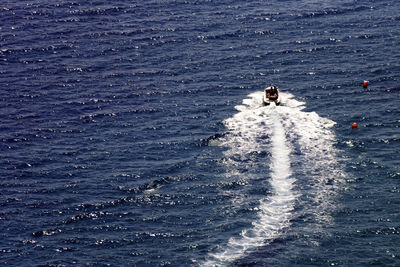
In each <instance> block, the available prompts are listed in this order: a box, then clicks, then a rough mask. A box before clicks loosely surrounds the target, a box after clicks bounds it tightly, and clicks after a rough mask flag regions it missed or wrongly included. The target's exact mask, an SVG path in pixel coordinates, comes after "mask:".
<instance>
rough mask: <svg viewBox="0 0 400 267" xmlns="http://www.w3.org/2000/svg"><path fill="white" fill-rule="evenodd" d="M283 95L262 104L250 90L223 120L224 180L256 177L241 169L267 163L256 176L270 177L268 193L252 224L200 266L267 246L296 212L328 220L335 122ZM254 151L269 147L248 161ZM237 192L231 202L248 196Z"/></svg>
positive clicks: (221, 262)
mask: <svg viewBox="0 0 400 267" xmlns="http://www.w3.org/2000/svg"><path fill="white" fill-rule="evenodd" d="M281 95H282V99H283V100H282V106H275V105H271V106H263V105H262V92H257V93H253V94H250V95H249V96H248V98H246V99H244V100H243V104H242V105H239V106H236V109H237V110H238V111H239V112H238V113H237V114H235V115H234V116H233V117H232V118H229V119H227V120H225V121H224V124H225V126H226V127H227V128H228V131H227V133H226V134H225V135H224V136H223V138H221V142H220V145H221V146H224V147H227V150H226V151H225V152H224V153H225V157H226V159H225V160H224V164H225V167H226V176H227V179H229V178H232V179H242V180H251V179H255V177H256V176H257V175H252V173H249V172H243V171H242V170H243V169H251V170H252V172H253V173H255V172H256V171H255V170H257V169H259V170H263V168H264V165H265V162H268V163H269V173H263V174H258V176H259V175H262V176H264V177H265V178H264V179H265V180H267V181H268V182H269V186H270V192H268V194H267V193H266V194H265V195H264V196H263V197H262V198H261V199H260V200H259V202H258V207H257V208H256V209H255V210H257V214H256V216H255V219H254V220H253V221H252V222H251V224H252V225H251V227H248V228H245V229H243V230H242V231H241V233H238V234H237V235H236V236H232V237H231V238H230V239H229V240H228V241H227V243H226V244H222V245H219V246H218V247H217V248H215V249H213V250H212V251H211V252H210V253H209V254H208V256H207V259H206V261H204V262H202V263H201V265H202V266H224V265H228V264H229V263H232V262H234V261H235V260H238V259H240V258H243V257H245V256H246V255H248V254H249V253H251V252H252V251H254V250H255V249H256V248H257V247H261V246H267V245H268V244H269V243H271V242H272V241H274V240H275V239H276V238H278V237H280V236H281V235H282V234H283V233H284V232H285V231H290V226H291V224H292V221H293V220H295V219H296V216H301V214H299V213H302V214H313V212H315V214H314V215H313V216H315V217H314V221H315V222H316V225H320V224H326V223H327V222H329V221H330V217H329V212H326V211H327V210H328V209H330V208H331V206H330V204H332V201H333V200H332V196H333V195H334V192H335V186H336V185H337V181H339V180H340V175H338V173H339V172H340V171H337V170H338V168H337V166H336V163H337V160H336V159H335V149H334V144H335V136H334V134H333V132H332V130H331V128H332V127H333V126H334V125H335V123H334V122H333V121H331V120H329V119H325V118H322V117H320V116H319V115H318V114H316V113H315V112H305V111H304V108H305V104H304V103H303V102H300V101H298V100H295V99H294V97H293V95H291V94H289V93H281ZM254 151H258V152H262V151H268V152H267V153H262V155H263V156H264V157H266V158H265V159H259V160H254V158H250V160H249V158H248V157H249V155H252V154H254ZM294 166H295V168H294ZM253 176H254V177H253ZM237 177H239V178H237ZM327 181H329V182H327ZM236 194H237V196H236V198H235V199H234V200H233V203H232V205H241V203H242V202H244V201H245V199H246V196H245V195H244V194H240V193H238V191H236ZM304 195H306V197H303V196H304ZM302 199H307V200H302ZM310 201H311V203H309V202H310ZM299 205H300V206H302V207H300V208H299V207H298V206H299ZM295 209H296V212H295ZM311 211H313V212H311Z"/></svg>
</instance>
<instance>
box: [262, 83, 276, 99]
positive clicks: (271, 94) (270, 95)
mask: <svg viewBox="0 0 400 267" xmlns="http://www.w3.org/2000/svg"><path fill="white" fill-rule="evenodd" d="M265 97H266V98H267V99H269V100H272V101H275V100H277V99H278V87H276V86H275V85H271V86H270V87H269V88H267V89H266V90H265Z"/></svg>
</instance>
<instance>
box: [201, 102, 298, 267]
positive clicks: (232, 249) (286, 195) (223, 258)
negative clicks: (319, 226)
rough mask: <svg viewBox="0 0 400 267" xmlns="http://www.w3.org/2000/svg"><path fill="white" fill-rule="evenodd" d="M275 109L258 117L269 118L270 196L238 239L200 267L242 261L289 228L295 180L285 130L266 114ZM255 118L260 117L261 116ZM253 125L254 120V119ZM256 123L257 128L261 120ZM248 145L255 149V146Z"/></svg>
mask: <svg viewBox="0 0 400 267" xmlns="http://www.w3.org/2000/svg"><path fill="white" fill-rule="evenodd" d="M274 108H275V107H274V106H271V107H268V108H266V109H264V112H263V113H264V116H261V118H263V120H265V119H267V118H268V117H266V116H265V114H268V116H270V117H272V121H271V122H272V125H271V126H272V138H271V141H272V147H271V149H270V152H271V158H272V162H271V166H270V169H271V170H272V173H271V180H270V185H271V187H272V191H273V194H272V195H271V196H270V197H268V198H264V199H261V200H260V203H259V207H258V210H259V211H258V214H257V220H255V221H254V222H253V223H252V225H253V227H252V228H249V229H245V230H243V231H242V232H241V234H240V236H239V237H232V238H230V239H229V241H228V244H227V245H226V248H225V249H223V250H221V251H219V252H216V253H212V254H210V255H209V259H208V260H207V261H206V262H205V263H204V264H203V266H223V265H225V264H227V263H229V262H232V261H234V260H236V259H238V258H241V257H243V256H244V255H245V254H246V252H247V251H249V250H250V249H254V248H256V247H260V246H263V245H266V244H267V242H268V241H272V240H273V239H274V238H276V237H277V236H278V235H279V233H280V232H281V231H282V230H283V229H284V228H286V227H288V226H289V225H290V216H291V211H292V209H293V206H294V200H295V194H294V193H293V191H292V190H293V182H294V179H292V178H291V174H292V172H291V169H290V153H291V150H290V148H289V147H288V146H287V145H286V144H287V140H286V137H285V130H284V128H283V126H282V122H281V119H280V118H279V115H278V114H269V113H270V112H272V111H273V109H274ZM253 112H255V113H253ZM250 113H253V114H257V113H258V111H257V110H252V111H250ZM257 115H258V116H260V115H261V114H257ZM245 117H246V116H245ZM253 122H255V121H254V120H253ZM256 124H257V125H258V126H260V121H258V123H257V122H256ZM252 139H255V138H252ZM251 146H252V147H254V146H255V144H252V145H251Z"/></svg>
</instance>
